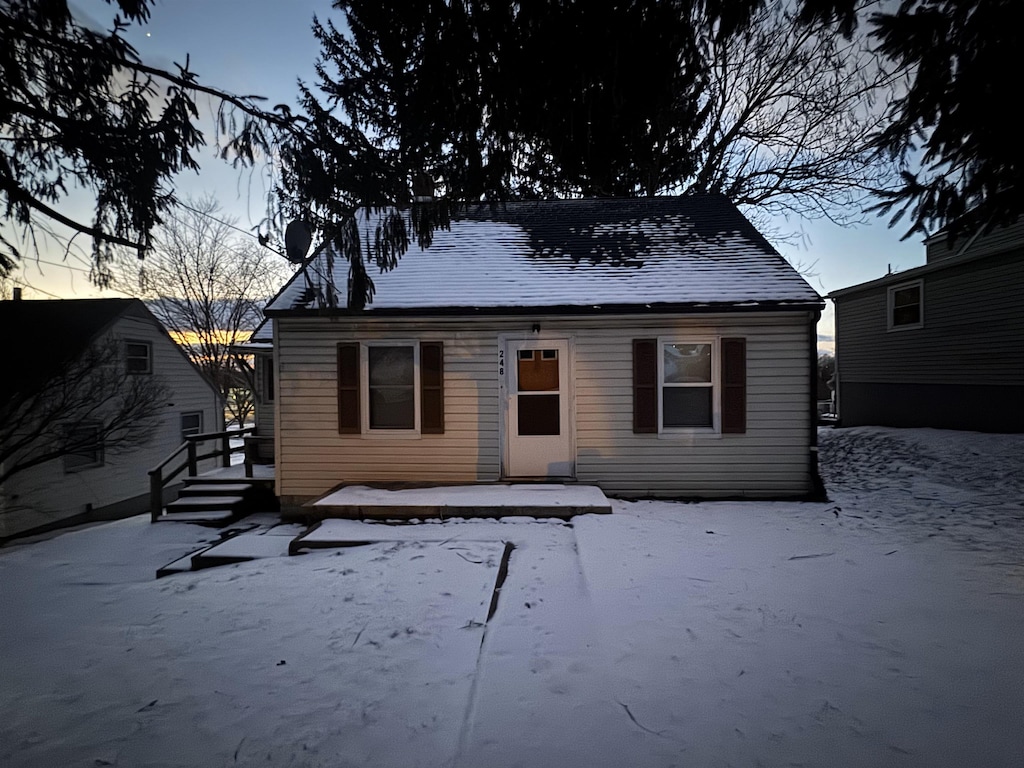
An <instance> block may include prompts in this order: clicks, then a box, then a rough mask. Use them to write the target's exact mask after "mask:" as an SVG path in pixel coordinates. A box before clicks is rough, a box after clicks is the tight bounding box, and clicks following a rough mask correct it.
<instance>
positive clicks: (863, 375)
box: [829, 221, 1024, 432]
mask: <svg viewBox="0 0 1024 768" xmlns="http://www.w3.org/2000/svg"><path fill="white" fill-rule="evenodd" d="M925 248H926V257H927V262H926V263H925V265H924V266H921V267H916V268H914V269H909V270H906V271H905V272H899V273H896V274H891V275H886V276H885V277H883V278H880V279H878V280H873V281H871V282H868V283H862V284H861V285H855V286H852V287H850V288H844V289H842V290H838V291H834V292H832V293H831V294H829V298H831V299H832V300H833V301H834V302H835V308H836V365H837V380H838V408H839V418H840V419H841V423H842V424H843V425H844V426H858V425H863V424H873V425H883V426H892V427H937V428H943V429H970V430H978V431H985V432H1021V431H1024V301H1022V297H1024V221H1020V222H1017V223H1016V224H1013V225H1012V226H1008V227H1003V228H1000V229H997V230H995V231H993V232H991V233H989V234H987V235H981V236H977V237H973V238H961V239H959V240H955V241H953V242H950V241H949V240H948V238H947V237H946V236H945V235H944V234H942V233H940V234H938V235H936V236H934V237H932V238H930V239H929V240H927V241H926V243H925Z"/></svg>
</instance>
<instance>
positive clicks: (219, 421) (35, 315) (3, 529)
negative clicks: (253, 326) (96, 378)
mask: <svg viewBox="0 0 1024 768" xmlns="http://www.w3.org/2000/svg"><path fill="white" fill-rule="evenodd" d="M0 327H3V328H4V329H5V331H6V333H7V339H8V341H7V345H8V354H7V355H6V366H5V367H6V370H7V371H8V373H7V374H6V375H5V377H4V380H3V381H2V382H0V394H2V401H3V402H2V404H0V407H3V408H9V407H10V404H11V403H12V402H14V400H15V398H22V399H24V397H25V395H26V393H28V395H29V396H33V395H32V393H35V392H39V391H41V390H42V389H43V388H44V386H45V385H46V383H47V382H50V383H52V382H54V381H63V377H64V372H65V371H67V370H69V369H70V367H72V366H75V365H76V364H77V365H79V366H81V361H82V360H83V359H90V358H89V357H88V356H89V355H92V354H95V353H94V352H90V350H96V349H111V350H115V352H113V353H112V354H114V355H116V357H117V358H119V359H117V360H116V363H115V364H117V365H122V366H124V368H123V370H124V372H125V373H124V378H122V379H121V381H130V378H131V377H136V376H137V377H151V380H152V381H153V383H154V384H158V385H160V386H159V387H154V389H158V390H159V392H160V395H161V398H160V399H162V400H163V401H164V402H161V403H159V404H158V407H157V408H156V409H155V414H156V415H155V416H154V417H153V423H154V424H155V426H154V427H153V428H152V429H151V431H150V432H149V434H148V435H147V436H146V438H145V439H144V440H143V442H142V444H139V445H133V446H132V447H130V448H128V449H119V447H118V446H117V445H116V444H115V445H105V444H103V443H102V442H96V443H95V444H93V445H91V446H90V447H87V448H84V449H82V450H77V451H75V452H74V453H72V454H70V455H64V456H61V457H59V458H55V459H51V460H49V461H46V462H45V463H42V464H39V465H36V466H33V467H30V468H28V469H25V470H23V471H20V472H18V473H16V474H14V475H12V476H11V477H10V478H9V479H8V480H7V481H5V482H4V483H3V484H2V485H0V540H2V539H4V538H7V537H9V536H12V535H15V534H19V533H23V532H25V531H26V530H31V529H36V528H40V527H44V528H45V527H46V526H47V525H50V524H53V523H55V522H56V521H59V520H62V521H67V519H68V518H81V519H82V520H83V521H84V520H89V519H113V518H117V517H124V516H128V515H132V514H137V513H141V512H144V511H146V510H147V508H148V500H149V477H148V471H149V470H150V469H152V468H153V467H154V466H156V465H157V464H159V463H160V462H161V461H163V460H164V459H165V458H167V457H168V456H169V455H170V454H171V453H172V452H173V451H174V450H175V449H177V448H178V447H179V446H181V444H182V442H183V440H184V437H185V436H186V435H189V434H198V433H204V432H218V431H221V430H223V428H224V408H223V402H222V400H221V398H220V396H219V394H218V393H217V392H216V390H215V389H214V387H213V386H212V384H211V383H210V382H209V381H208V380H207V379H206V378H205V377H204V376H203V375H202V374H201V373H200V371H199V370H198V369H197V368H196V367H195V366H194V365H192V363H191V362H189V360H188V359H187V358H186V356H185V355H184V353H183V352H182V351H181V350H180V349H179V348H178V346H177V345H176V344H175V343H174V342H173V341H172V340H171V338H170V336H168V334H167V332H166V331H165V330H164V328H163V327H162V326H161V325H160V323H159V321H158V320H157V319H156V317H154V315H153V314H152V313H151V312H150V311H149V309H147V308H146V306H145V304H143V302H141V301H139V300H138V299H81V300H55V301H20V300H19V301H4V302H0ZM118 375H120V374H118ZM110 413H111V407H110V406H106V407H103V408H97V409H96V410H95V411H94V412H91V413H90V412H83V411H82V410H81V409H78V410H76V417H75V419H74V423H67V424H61V429H62V430H77V431H78V432H82V431H88V430H95V429H96V428H97V425H98V424H102V423H103V419H104V418H105V417H106V418H108V419H109V414H110ZM0 434H2V433H0ZM16 460H17V456H14V457H7V467H8V468H9V466H10V465H11V463H13V462H14V461H16ZM0 470H3V467H2V466H0ZM0 474H2V471H0Z"/></svg>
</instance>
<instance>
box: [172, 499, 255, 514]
mask: <svg viewBox="0 0 1024 768" xmlns="http://www.w3.org/2000/svg"><path fill="white" fill-rule="evenodd" d="M244 503H245V499H243V498H242V497H241V496H184V497H181V498H179V499H178V500H177V501H172V502H171V503H170V504H168V505H167V507H166V509H167V513H168V514H180V513H183V512H220V511H226V512H235V511H237V510H239V509H240V508H241V507H242V505H243V504H244Z"/></svg>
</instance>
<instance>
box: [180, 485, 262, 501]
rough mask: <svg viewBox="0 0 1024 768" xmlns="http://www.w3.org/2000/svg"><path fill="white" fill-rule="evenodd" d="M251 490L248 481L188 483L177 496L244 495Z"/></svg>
mask: <svg viewBox="0 0 1024 768" xmlns="http://www.w3.org/2000/svg"><path fill="white" fill-rule="evenodd" d="M250 490H252V485H251V484H250V483H190V484H188V485H186V486H185V487H184V488H182V489H181V492H180V493H179V494H178V498H188V497H194V496H244V495H245V493H246V492H247V491H250Z"/></svg>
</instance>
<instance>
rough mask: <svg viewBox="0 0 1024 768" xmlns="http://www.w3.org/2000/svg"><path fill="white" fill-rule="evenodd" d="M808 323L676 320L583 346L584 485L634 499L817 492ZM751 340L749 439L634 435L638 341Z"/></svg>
mask: <svg viewBox="0 0 1024 768" xmlns="http://www.w3.org/2000/svg"><path fill="white" fill-rule="evenodd" d="M807 322H808V321H807V316H806V315H801V316H800V317H799V318H794V317H792V316H788V317H778V316H767V317H764V316H758V317H757V318H747V317H744V316H742V315H741V316H738V317H737V318H735V319H733V318H720V319H716V320H714V321H705V320H701V319H700V318H696V319H686V320H676V321H674V322H669V323H665V324H662V325H659V326H654V327H649V328H647V329H643V330H642V331H641V329H636V330H635V331H630V332H629V333H628V334H627V335H626V336H623V334H622V331H621V330H618V329H607V330H600V331H593V332H590V333H587V334H580V335H579V336H577V340H576V407H577V416H576V423H577V479H578V480H579V481H581V482H588V483H596V484H598V485H600V486H601V487H602V488H604V489H605V490H607V491H610V492H612V493H615V494H620V495H628V496H648V495H650V496H702V497H714V496H730V497H731V496H744V495H751V496H773V495H797V494H801V493H806V492H809V491H810V490H811V488H810V484H809V483H810V479H809V476H808V433H809V430H810V428H811V427H810V408H809V387H810V373H809V352H808V343H809V342H808V327H807ZM644 335H646V336H648V337H655V336H659V337H671V336H681V337H684V338H685V337H693V338H700V337H723V336H738V337H744V338H746V340H747V431H746V432H745V433H744V434H735V435H729V434H718V435H708V434H700V433H693V434H682V435H657V434H634V433H633V428H632V427H633V422H632V351H631V339H632V338H634V337H637V336H644Z"/></svg>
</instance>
